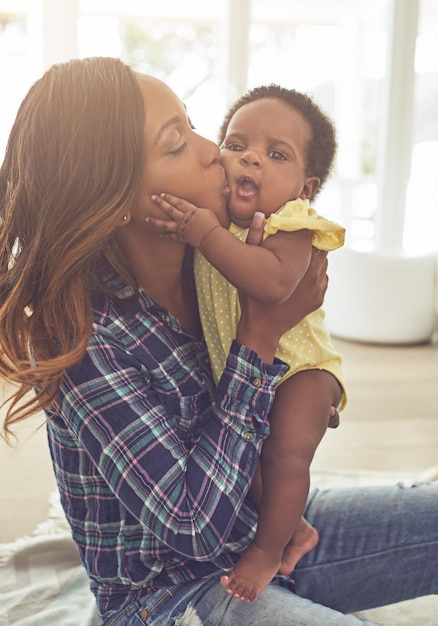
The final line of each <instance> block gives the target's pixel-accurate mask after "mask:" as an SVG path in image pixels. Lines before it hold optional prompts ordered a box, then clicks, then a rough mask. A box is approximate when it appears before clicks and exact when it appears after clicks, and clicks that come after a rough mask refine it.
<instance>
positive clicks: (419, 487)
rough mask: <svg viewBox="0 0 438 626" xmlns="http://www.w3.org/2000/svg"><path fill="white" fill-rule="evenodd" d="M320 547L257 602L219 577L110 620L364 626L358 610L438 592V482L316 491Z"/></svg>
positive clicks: (118, 623) (205, 625)
mask: <svg viewBox="0 0 438 626" xmlns="http://www.w3.org/2000/svg"><path fill="white" fill-rule="evenodd" d="M305 517H306V519H307V520H308V521H309V522H310V523H311V524H312V525H313V526H315V528H317V530H318V532H319V534H320V541H319V544H318V546H317V547H316V548H315V549H314V550H312V552H310V553H309V554H307V555H305V556H304V557H303V558H302V559H301V561H300V562H299V564H298V565H297V568H296V570H295V571H294V573H293V578H294V581H295V593H293V592H292V591H290V590H289V589H286V588H285V587H283V586H281V585H278V584H275V583H271V584H270V585H268V587H266V589H264V591H262V593H261V594H260V595H259V596H258V597H257V598H256V599H255V600H254V601H253V602H251V603H244V602H241V601H240V600H236V599H234V598H231V597H230V596H229V595H228V594H227V593H226V591H225V589H224V588H223V587H222V585H221V584H220V582H219V577H218V578H217V579H216V578H206V579H201V580H197V581H193V582H188V583H183V584H181V585H176V586H174V587H169V588H166V589H160V590H159V591H157V592H155V593H152V594H149V595H148V596H146V597H145V598H143V599H142V601H141V602H140V603H139V604H138V605H135V606H134V605H132V606H129V607H128V608H127V609H124V610H123V611H120V612H118V613H116V614H115V615H114V614H112V615H111V616H108V618H107V619H105V620H104V622H103V624H104V626H219V625H220V626H265V625H266V626H267V625H269V626H286V625H287V626H355V625H356V626H359V625H360V624H362V625H364V624H367V625H368V626H371V625H372V624H373V623H372V622H369V621H365V622H364V621H362V620H360V619H358V618H357V617H354V616H353V615H348V613H351V612H354V611H360V610H364V609H370V608H373V607H376V606H382V605H386V604H393V603H395V602H400V601H402V600H407V599H410V598H414V597H417V596H422V595H430V594H436V593H437V592H438V567H437V565H436V564H437V562H438V484H436V483H435V484H416V485H412V486H410V487H404V486H402V485H396V486H390V487H359V488H358V487H354V488H342V489H328V490H318V489H316V490H313V491H312V492H311V494H310V497H309V500H308V503H307V506H306V510H305Z"/></svg>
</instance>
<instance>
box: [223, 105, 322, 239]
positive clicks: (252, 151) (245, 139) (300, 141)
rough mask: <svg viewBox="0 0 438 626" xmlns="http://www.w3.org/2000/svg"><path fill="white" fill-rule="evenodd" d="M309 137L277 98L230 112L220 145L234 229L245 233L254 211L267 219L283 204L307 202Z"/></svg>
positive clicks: (304, 125)
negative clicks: (231, 114)
mask: <svg viewBox="0 0 438 626" xmlns="http://www.w3.org/2000/svg"><path fill="white" fill-rule="evenodd" d="M310 136H311V130H310V126H309V124H308V123H307V121H306V119H305V118H304V116H303V115H302V114H301V113H300V112H299V111H297V110H296V109H294V108H293V107H292V106H291V105H289V104H288V103H287V102H285V101H283V100H280V99H278V98H262V99H260V100H254V101H253V102H250V103H248V104H246V105H244V106H243V107H241V108H240V109H239V110H238V111H236V113H235V114H234V116H233V117H232V118H231V120H230V123H229V125H228V129H227V134H226V136H225V139H224V141H223V143H222V145H221V162H222V165H223V166H224V168H225V171H226V174H227V178H228V182H229V185H230V189H231V195H230V199H229V202H228V210H229V213H230V217H231V219H232V221H233V222H234V223H235V224H237V225H238V226H240V227H241V228H247V227H248V226H249V225H250V223H251V219H252V217H253V215H254V213H255V212H256V211H262V212H263V213H264V214H265V215H266V216H267V217H268V216H269V215H271V214H272V213H274V212H275V211H277V209H279V208H280V207H281V206H282V205H283V204H284V203H285V202H287V201H288V200H295V199H296V198H299V197H301V198H307V197H309V190H308V188H307V180H308V179H307V177H306V175H305V171H306V148H307V143H308V141H309V139H310Z"/></svg>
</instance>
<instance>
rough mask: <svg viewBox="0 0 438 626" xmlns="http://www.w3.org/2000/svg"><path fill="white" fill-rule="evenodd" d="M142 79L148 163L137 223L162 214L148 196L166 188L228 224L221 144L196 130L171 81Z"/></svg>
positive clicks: (142, 77)
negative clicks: (210, 211)
mask: <svg viewBox="0 0 438 626" xmlns="http://www.w3.org/2000/svg"><path fill="white" fill-rule="evenodd" d="M138 81H139V85H140V89H141V92H142V94H143V98H144V102H145V113H146V122H145V143H146V165H145V170H144V174H143V179H142V182H141V186H140V193H139V195H138V196H137V198H138V200H137V203H136V206H135V207H134V209H133V211H132V217H133V219H134V221H135V220H136V218H137V219H138V220H141V221H142V222H143V223H144V218H145V217H146V216H158V217H163V213H162V212H161V210H160V209H159V208H158V207H157V206H156V205H155V204H154V203H153V202H152V201H151V199H150V198H151V195H152V194H156V195H158V194H160V193H162V192H168V193H171V194H174V195H175V196H179V197H181V198H184V199H185V200H188V201H189V202H192V203H193V204H195V205H197V206H199V207H203V208H208V209H211V210H212V211H213V212H214V213H215V214H216V215H217V217H218V218H219V220H220V221H221V223H223V224H226V223H227V213H226V195H227V190H228V188H227V186H226V179H225V172H224V169H223V167H222V166H221V165H220V163H219V155H220V152H219V148H218V146H217V145H216V144H214V143H213V142H212V141H209V140H208V139H205V138H204V137H201V136H200V135H198V134H197V133H195V132H194V130H193V128H192V125H191V123H190V120H189V118H188V116H187V112H186V110H185V107H184V105H183V104H182V102H181V101H180V100H179V99H178V98H177V97H176V95H175V94H174V93H173V91H172V90H171V89H169V87H167V85H165V84H164V83H163V82H161V81H160V80H158V79H156V78H153V77H151V76H144V75H138Z"/></svg>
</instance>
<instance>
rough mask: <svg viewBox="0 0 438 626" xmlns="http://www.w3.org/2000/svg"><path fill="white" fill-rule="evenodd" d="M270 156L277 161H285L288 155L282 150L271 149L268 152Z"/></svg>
mask: <svg viewBox="0 0 438 626" xmlns="http://www.w3.org/2000/svg"><path fill="white" fill-rule="evenodd" d="M268 157H270V158H271V159H274V160H275V161H285V160H286V156H285V155H284V154H283V153H282V152H280V151H279V150H270V151H269V152H268Z"/></svg>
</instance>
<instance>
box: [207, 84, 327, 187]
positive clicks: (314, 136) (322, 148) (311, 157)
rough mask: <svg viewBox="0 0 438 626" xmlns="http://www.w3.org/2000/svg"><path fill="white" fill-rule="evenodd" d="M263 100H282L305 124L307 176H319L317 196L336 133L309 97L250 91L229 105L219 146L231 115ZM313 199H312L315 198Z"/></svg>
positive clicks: (265, 88) (272, 88)
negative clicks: (308, 134)
mask: <svg viewBox="0 0 438 626" xmlns="http://www.w3.org/2000/svg"><path fill="white" fill-rule="evenodd" d="M263 98H278V99H279V100H284V102H286V103H287V104H289V105H290V106H291V107H293V108H294V109H296V110H297V111H298V112H299V113H301V115H302V116H303V117H304V118H305V119H306V120H307V123H308V124H309V127H310V130H311V137H310V140H309V142H308V145H307V153H306V175H307V176H318V178H319V179H320V181H321V183H320V186H319V188H318V189H317V192H316V193H315V195H317V193H318V192H319V191H320V189H321V187H322V186H323V185H324V183H325V182H326V180H327V178H328V177H329V175H330V173H331V171H332V167H333V162H334V158H335V154H336V148H337V143H336V130H335V127H334V124H333V122H332V121H331V119H330V118H329V117H328V116H327V115H326V114H325V113H324V112H323V111H322V110H321V109H320V108H319V106H318V105H317V104H315V102H314V101H313V100H312V98H310V96H308V95H306V94H304V93H301V92H299V91H296V90H295V89H286V88H285V87H281V86H280V85H275V84H271V85H262V86H260V87H255V88H254V89H250V90H249V91H247V92H246V93H245V94H244V95H243V96H241V97H240V98H239V99H238V100H236V102H235V103H234V104H232V105H231V107H230V108H229V110H228V112H227V114H226V115H225V118H224V120H223V122H222V125H221V127H220V129H219V137H218V140H219V145H220V144H222V142H223V140H224V139H225V136H226V134H227V129H228V125H229V123H230V121H231V118H232V117H233V116H234V114H235V113H236V112H237V111H238V110H239V109H240V108H242V107H243V106H245V104H249V103H250V102H254V101H255V100H261V99H263ZM314 197H315V196H314Z"/></svg>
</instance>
